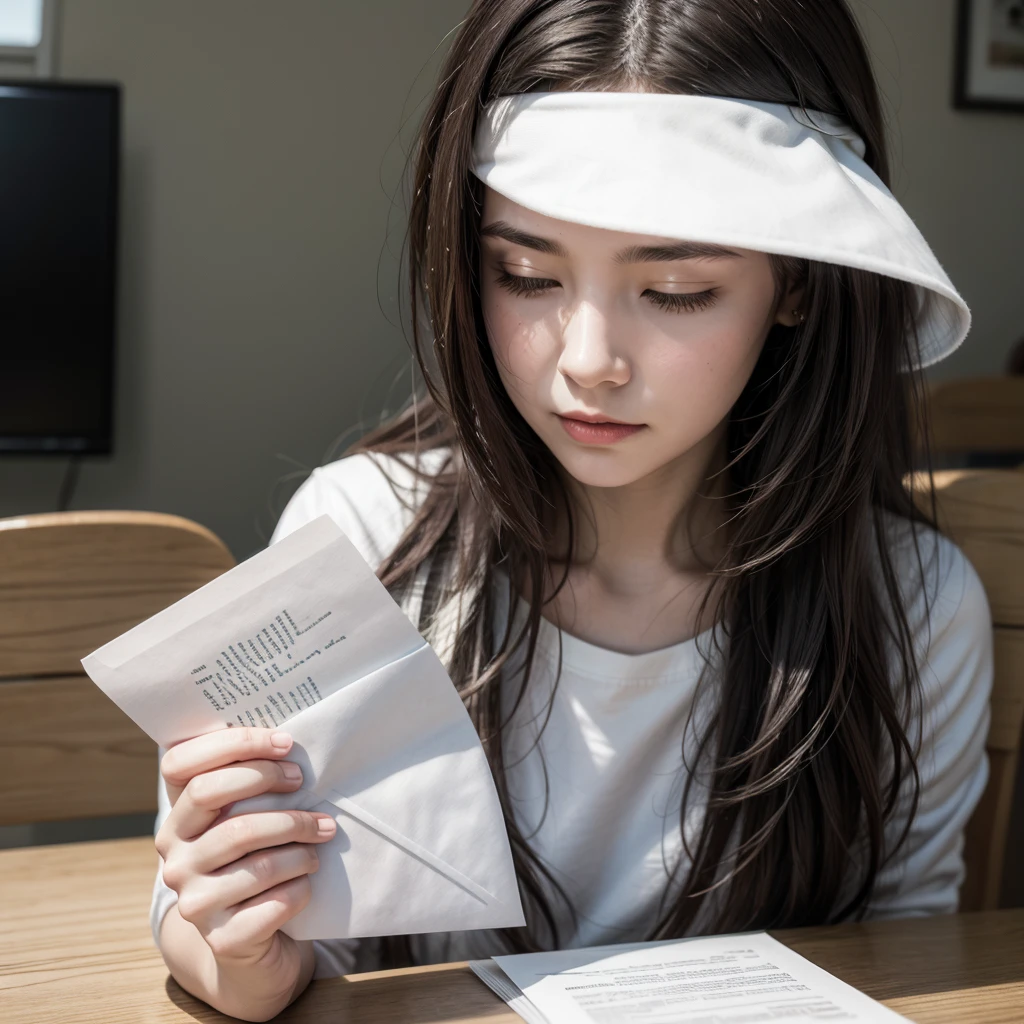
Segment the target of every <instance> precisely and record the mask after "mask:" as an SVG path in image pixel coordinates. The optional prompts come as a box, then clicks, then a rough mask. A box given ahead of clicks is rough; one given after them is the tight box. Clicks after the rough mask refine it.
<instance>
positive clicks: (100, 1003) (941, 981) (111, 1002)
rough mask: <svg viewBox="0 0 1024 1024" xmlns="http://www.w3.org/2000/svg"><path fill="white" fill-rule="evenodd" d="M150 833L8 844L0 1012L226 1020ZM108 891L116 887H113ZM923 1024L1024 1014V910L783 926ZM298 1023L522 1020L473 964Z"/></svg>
mask: <svg viewBox="0 0 1024 1024" xmlns="http://www.w3.org/2000/svg"><path fill="white" fill-rule="evenodd" d="M155 863H156V856H155V854H154V853H153V847H152V841H151V840H150V839H148V838H147V839H127V840H114V841H109V842H102V843H80V844H74V845H70V846H48V847H36V848H30V849H23V850H5V851H0V1021H2V1022H3V1024H164V1022H177V1024H183V1022H187V1021H203V1022H207V1021H210V1022H212V1021H228V1020H231V1019H232V1018H228V1017H225V1016H223V1015H222V1014H219V1013H217V1012H215V1011H214V1010H211V1009H210V1008H209V1007H208V1006H206V1005H205V1004H203V1003H201V1002H199V1001H198V1000H196V999H193V998H192V997H191V996H189V995H187V994H186V993H185V992H184V991H182V989H180V988H179V987H178V986H177V985H176V984H175V983H174V982H173V981H172V980H171V979H170V978H169V976H168V974H167V969H166V968H165V967H164V964H163V961H162V960H161V959H160V955H159V954H158V953H157V951H156V949H155V948H154V946H153V943H152V939H151V938H150V934H149V925H148V921H147V909H148V907H149V895H150V890H151V887H152V884H153V874H154V869H155ZM110 894H114V895H113V896H111V895H110ZM774 934H775V936H776V937H777V938H779V939H781V940H782V941H783V942H785V943H786V944H787V945H789V946H791V947H792V948H793V949H795V950H796V951H797V952H798V953H801V954H802V955H803V956H805V957H807V958H808V959H809V960H813V961H814V962H815V963H816V964H819V965H820V966H822V967H824V968H825V969H826V970H828V971H831V972H832V973H833V974H835V975H837V976H838V977H840V978H842V979H843V980H844V981H848V982H849V983H850V984H852V985H855V986H857V987H858V988H860V989H862V990H863V991H864V992H866V993H868V995H870V996H873V997H874V998H875V999H878V1000H881V1001H882V1002H883V1003H885V1004H886V1005H887V1006H890V1007H892V1008H893V1009H894V1010H896V1011H898V1012H899V1013H902V1014H905V1015H906V1016H908V1017H910V1018H911V1019H912V1020H915V1021H917V1022H919V1024H932V1022H934V1024H939V1022H954V1021H955V1022H957V1024H976V1022H977V1024H982V1022H985V1024H989V1022H991V1024H996V1022H1000V1024H1011V1022H1012V1024H1022V1022H1024V910H1019V911H1018V910H1010V911H1001V912H998V913H989V914H964V915H958V916H955V917H943V918H927V919H918V920H909V921H892V922H875V923H871V924H862V925H840V926H837V927H832V928H807V929H800V930H795V931H785V932H776V933H774ZM277 1020H280V1021H283V1022H289V1024H313V1022H323V1024H327V1022H330V1024H449V1022H452V1024H454V1022H457V1024H474V1022H481V1021H486V1022H488V1024H516V1022H518V1021H519V1018H518V1017H517V1016H516V1015H515V1014H513V1013H511V1012H510V1011H509V1010H508V1009H507V1008H506V1007H505V1005H504V1004H503V1003H501V1002H500V1001H499V1000H498V999H497V998H496V997H495V996H493V995H492V994H491V992H490V991H489V990H488V989H487V988H485V987H484V986H483V984H481V983H480V982H479V981H477V979H476V978H475V977H474V976H473V975H472V974H471V972H470V971H469V969H468V968H467V967H466V966H465V965H461V964H447V965H444V966H441V967H426V968H418V969H415V970H411V971H394V972H382V973H379V974H364V975H354V976H352V977H349V978H338V979H331V980H329V981H320V982H315V983H314V984H313V985H312V986H311V987H310V989H309V990H308V991H307V992H306V993H305V994H304V995H303V996H302V997H301V998H300V999H299V1000H298V1001H297V1002H296V1003H295V1004H293V1005H292V1006H291V1007H290V1008H289V1009H288V1010H286V1011H285V1012H284V1013H283V1014H281V1015H280V1016H279V1017H278V1018H277Z"/></svg>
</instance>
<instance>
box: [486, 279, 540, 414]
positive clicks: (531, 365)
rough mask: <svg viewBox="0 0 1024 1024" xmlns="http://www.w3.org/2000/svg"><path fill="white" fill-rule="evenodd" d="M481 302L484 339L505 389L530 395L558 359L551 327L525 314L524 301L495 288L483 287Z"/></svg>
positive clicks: (527, 313) (531, 315)
mask: <svg viewBox="0 0 1024 1024" xmlns="http://www.w3.org/2000/svg"><path fill="white" fill-rule="evenodd" d="M481 299H482V303H483V311H484V323H485V324H486V326H487V339H488V341H489V342H490V346H491V351H492V352H493V354H494V359H495V362H496V363H497V365H498V371H499V373H500V374H501V377H502V380H503V381H504V383H505V387H506V388H507V389H508V390H509V391H515V392H517V393H520V394H523V393H529V392H531V391H532V390H533V389H534V388H535V387H536V386H537V385H538V384H539V383H541V381H542V380H543V379H545V378H546V376H547V375H548V374H549V372H550V368H551V366H552V365H553V363H552V360H553V359H557V356H555V355H554V352H555V342H554V335H553V333H552V330H551V328H550V326H549V325H548V324H547V323H546V319H545V318H544V317H543V316H542V315H537V316H534V315H533V314H532V313H531V311H530V310H529V309H525V310H524V308H523V307H524V305H525V303H524V302H523V300H521V299H513V298H512V297H511V296H508V295H506V294H505V293H504V292H502V291H501V289H499V288H498V287H496V286H494V285H491V286H489V287H488V286H485V287H484V290H483V294H482V296H481ZM535 301H537V305H538V306H539V305H540V304H541V303H540V302H539V301H538V300H535ZM538 313H539V311H538Z"/></svg>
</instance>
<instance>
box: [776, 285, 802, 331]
mask: <svg viewBox="0 0 1024 1024" xmlns="http://www.w3.org/2000/svg"><path fill="white" fill-rule="evenodd" d="M805 291H806V288H805V287H804V282H802V281H800V282H798V283H796V284H792V285H790V286H789V287H788V288H787V289H786V294H785V295H784V296H783V297H782V298H781V299H780V300H779V306H778V309H777V310H776V311H775V322H776V323H777V324H782V325H783V326H784V327H797V326H799V325H800V324H802V323H803V322H804V319H805V318H806V310H804V308H803V303H804V292H805Z"/></svg>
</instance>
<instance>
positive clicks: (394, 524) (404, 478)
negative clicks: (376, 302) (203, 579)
mask: <svg viewBox="0 0 1024 1024" xmlns="http://www.w3.org/2000/svg"><path fill="white" fill-rule="evenodd" d="M416 486H417V478H416V477H414V476H413V475H412V474H411V473H410V472H409V471H408V469H407V468H405V467H404V466H403V464H402V463H400V462H399V461H398V460H396V459H387V460H385V459H380V458H377V457H374V456H370V455H355V456H352V457H351V458H347V459H341V460H339V461H338V462H334V463H331V464H330V465H329V466H324V467H322V468H320V469H315V470H314V471H313V473H312V474H311V475H310V476H309V478H308V479H307V480H306V481H305V483H303V484H302V486H301V487H300V488H299V489H298V490H297V491H296V492H295V495H294V496H293V497H292V499H291V501H289V503H288V505H287V507H286V508H285V510H284V512H283V513H282V515H281V518H280V520H279V521H278V524H277V527H276V529H275V530H274V534H273V537H272V538H271V541H270V542H271V544H274V543H276V542H277V541H279V540H281V539H282V538H283V537H287V536H288V534H290V533H293V532H294V531H295V530H297V529H299V528H300V527H302V526H304V525H305V524H306V523H309V522H312V520H314V519H316V518H318V517H319V516H321V515H329V516H330V517H331V518H332V519H333V520H334V521H335V522H336V523H337V524H338V526H340V527H341V529H342V530H343V531H344V532H345V534H346V536H347V537H348V538H349V540H351V541H352V543H353V544H354V545H355V547H356V549H357V550H358V551H359V553H360V554H361V555H362V556H363V558H365V559H366V561H367V563H368V564H369V565H371V566H372V567H373V568H374V569H376V567H377V566H378V565H379V564H380V563H381V562H382V561H383V560H384V558H386V557H387V555H388V554H389V553H390V551H391V549H392V548H393V547H394V545H395V543H396V542H397V541H398V538H399V537H400V536H401V534H402V532H403V531H404V529H405V527H406V525H407V524H408V522H409V521H411V518H412V515H413V514H414V512H413V509H414V501H415V496H416V495H415V491H416ZM164 753H165V751H164V750H163V749H162V748H161V749H160V751H159V755H160V757H161V758H162V757H163V755H164ZM157 808H158V810H157V817H156V823H155V825H154V829H153V834H154V835H155V834H156V833H157V832H159V831H160V828H161V826H162V825H163V823H164V821H165V820H166V819H167V816H168V815H169V814H170V812H171V805H170V800H169V799H168V796H167V787H166V785H165V783H164V780H163V776H160V777H159V779H158V782H157ZM177 901H178V896H177V893H175V892H174V890H173V889H171V888H169V887H168V886H167V885H165V884H164V880H163V860H162V859H161V860H160V862H159V864H158V867H157V873H156V879H155V881H154V884H153V898H152V902H151V904H150V913H149V923H150V928H151V929H152V932H153V939H154V941H155V942H156V943H157V945H158V946H159V944H160V942H159V940H160V926H161V925H162V924H163V919H164V916H165V915H166V914H167V911H168V910H170V909H171V907H173V906H174V905H175V903H177ZM359 945H360V944H359V940H358V939H330V940H324V941H316V942H314V943H313V949H314V952H315V954H316V968H315V973H314V977H316V978H328V977H334V976H336V975H339V974H346V973H348V972H350V971H351V970H352V969H353V967H354V966H355V962H356V954H357V952H358V950H359ZM360 966H363V965H362V964H361V965H360ZM372 966H373V965H372V964H370V965H369V966H368V967H367V968H366V969H369V968H370V967H372Z"/></svg>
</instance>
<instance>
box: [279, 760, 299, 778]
mask: <svg viewBox="0 0 1024 1024" xmlns="http://www.w3.org/2000/svg"><path fill="white" fill-rule="evenodd" d="M281 774H282V775H284V777H285V778H286V779H287V780H288V781H289V782H300V781H301V780H302V769H301V768H300V767H299V766H298V765H297V764H296V763H295V762H294V761H282V762H281Z"/></svg>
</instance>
